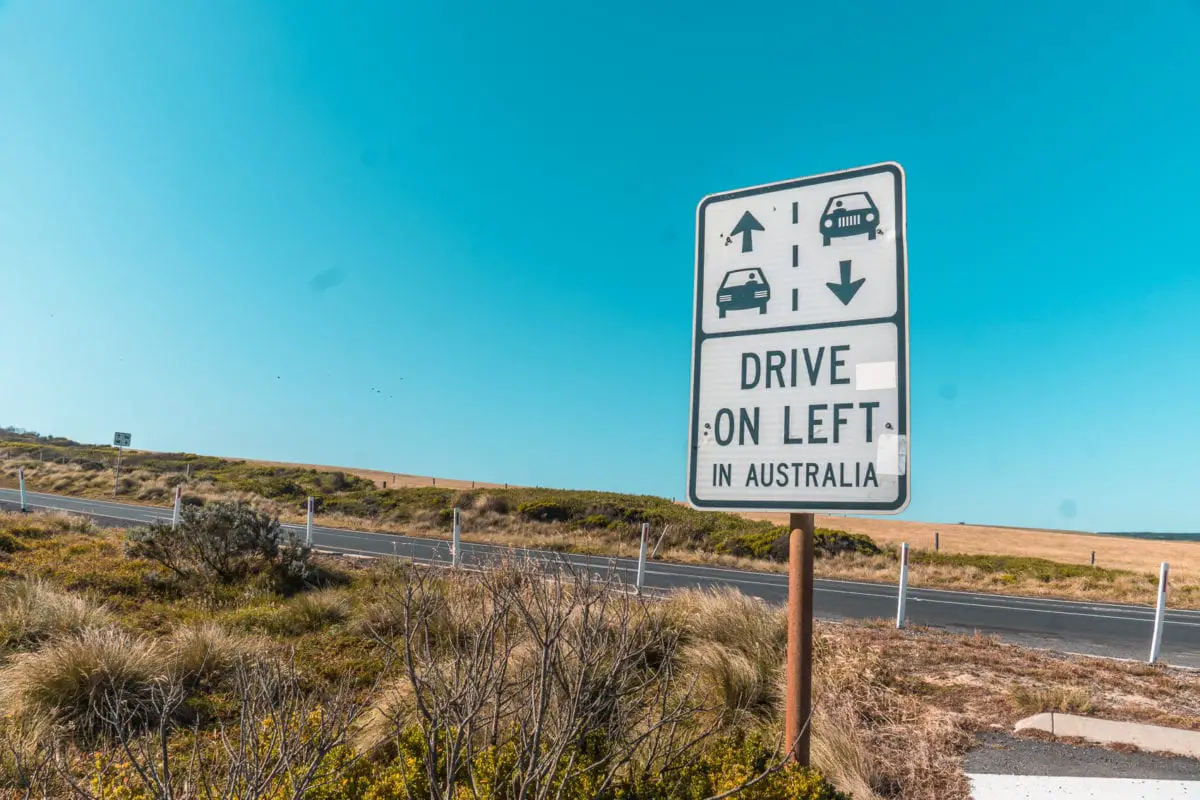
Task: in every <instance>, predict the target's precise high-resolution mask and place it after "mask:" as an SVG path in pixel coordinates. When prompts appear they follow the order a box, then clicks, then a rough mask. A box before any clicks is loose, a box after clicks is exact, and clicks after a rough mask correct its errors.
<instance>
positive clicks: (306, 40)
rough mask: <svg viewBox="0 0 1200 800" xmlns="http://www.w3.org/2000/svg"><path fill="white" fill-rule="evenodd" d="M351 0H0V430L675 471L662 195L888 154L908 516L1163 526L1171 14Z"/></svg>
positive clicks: (683, 373)
mask: <svg viewBox="0 0 1200 800" xmlns="http://www.w3.org/2000/svg"><path fill="white" fill-rule="evenodd" d="M349 5H352V4H345V3H333V2H328V3H323V2H310V3H303V4H298V3H285V2H275V3H254V4H251V3H241V2H232V1H230V2H177V3H153V2H137V3H131V2H111V3H104V4H92V3H78V2H53V1H48V2H33V1H32V0H8V2H0V286H2V287H3V289H2V292H3V293H2V295H0V298H2V299H0V308H3V316H2V317H0V319H2V320H3V331H4V337H5V345H4V348H3V351H2V352H3V356H0V358H2V359H3V361H2V363H3V370H2V372H0V375H2V377H0V424H12V425H18V426H22V427H26V428H30V429H36V430H40V431H43V432H53V433H57V434H61V435H67V436H71V437H73V438H77V439H81V440H85V441H101V442H103V441H108V440H109V437H111V434H112V431H113V430H118V429H119V430H127V431H131V432H132V433H133V436H134V444H135V445H139V446H142V447H146V448H152V449H164V450H189V451H194V452H202V453H212V454H220V455H233V456H246V457H259V458H270V459H280V460H300V461H308V462H318V463H329V464H341V465H353V466H362V467H374V468H379V469H385V470H395V471H404V472H414V473H421V474H436V475H444V476H452V477H464V478H475V479H479V480H493V481H509V482H512V483H521V484H537V485H547V486H571V487H587V488H600V489H612V490H621V491H635V492H649V493H656V494H662V495H666V496H676V497H681V496H683V493H684V491H683V486H684V477H685V463H686V453H687V413H688V391H689V369H690V355H691V353H690V334H691V314H692V275H693V269H694V264H693V258H694V255H693V248H694V243H693V235H694V219H695V218H694V215H695V207H696V203H697V202H698V201H699V199H700V198H701V197H702V196H704V195H705V194H709V193H712V192H717V191H723V190H728V189H734V188H737V187H740V186H746V185H752V184H758V183H763V182H768V181H775V180H783V179H787V178H793V177H798V176H802V175H807V174H812V173H817V172H824V171H829V170H833V169H839V168H844V167H852V166H858V165H862V164H868V163H874V162H878V161H884V160H896V161H899V162H901V163H902V164H903V165H904V166H905V168H906V170H907V174H908V188H909V196H908V202H909V224H908V230H909V263H910V281H911V306H910V312H911V321H912V322H911V324H912V333H911V351H912V352H911V359H912V403H913V405H912V408H913V412H912V424H913V428H912V430H913V466H914V469H915V473H914V477H913V495H912V496H913V501H912V505H911V506H910V507H909V510H908V511H907V512H906V514H905V516H906V517H907V518H911V519H929V520H938V521H951V522H953V521H959V520H966V521H973V522H992V523H1000V524H1013V525H1036V526H1047V527H1063V528H1082V529H1093V530H1094V529H1103V530H1112V529H1135V528H1136V529H1147V528H1155V529H1162V530H1189V529H1191V530H1195V529H1197V528H1198V527H1200V513H1198V512H1197V511H1196V503H1195V499H1196V497H1197V466H1196V465H1197V455H1198V454H1200V420H1198V415H1200V412H1198V411H1197V410H1196V409H1197V407H1198V405H1200V403H1198V398H1200V368H1198V366H1197V364H1200V359H1198V358H1197V353H1198V352H1200V318H1198V317H1197V314H1196V308H1197V307H1200V257H1198V256H1197V248H1198V247H1200V244H1198V240H1197V238H1196V234H1197V231H1200V226H1198V222H1197V213H1198V210H1200V161H1198V160H1197V159H1196V157H1195V149H1196V145H1197V142H1198V141H1200V133H1198V131H1200V83H1198V81H1197V76H1200V2H1196V1H1195V0H1148V2H1144V3H1138V4H1129V3H1119V2H1104V3H1065V2H1064V3H1051V4H1041V3H1001V2H994V3H959V2H950V1H949V0H947V2H938V3H930V2H921V1H920V0H914V2H906V3H896V2H880V3H871V4H859V5H857V6H855V8H856V9H857V11H856V15H855V16H853V17H848V16H846V15H845V13H844V9H845V5H844V4H836V3H826V4H809V3H795V2H764V3H757V4H743V5H738V4H734V5H730V4H728V3H712V2H689V3H649V4H648V3H634V2H612V3H605V4H588V5H586V6H585V5H584V4H577V3H558V4H553V3H527V2H512V3H482V2H466V3H461V4H448V3H440V2H406V3H392V4H361V7H360V8H359V9H357V10H351V9H349V8H348V6H349ZM373 390H380V391H373Z"/></svg>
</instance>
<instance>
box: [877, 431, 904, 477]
mask: <svg viewBox="0 0 1200 800" xmlns="http://www.w3.org/2000/svg"><path fill="white" fill-rule="evenodd" d="M907 466H908V437H907V436H898V435H897V434H894V433H882V434H880V435H879V448H878V450H877V451H876V456H875V469H876V470H877V471H878V472H879V474H880V475H903V474H904V473H905V472H906V471H907V469H906V468H907Z"/></svg>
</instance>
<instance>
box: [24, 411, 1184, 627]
mask: <svg viewBox="0 0 1200 800" xmlns="http://www.w3.org/2000/svg"><path fill="white" fill-rule="evenodd" d="M0 454H3V455H4V456H5V458H3V459H2V460H0V484H5V485H10V486H11V485H13V483H14V481H15V476H16V468H17V466H18V465H21V466H24V467H25V471H26V478H27V482H28V485H29V486H30V487H31V488H33V489H37V490H43V491H50V492H56V493H62V494H70V495H75V496H82V497H96V498H107V497H111V493H112V478H111V475H112V473H111V467H110V464H111V459H112V458H113V457H114V456H115V451H113V449H112V448H108V447H93V446H87V445H79V444H76V443H73V442H67V441H65V440H57V439H34V438H31V437H30V436H29V435H24V436H21V435H17V434H12V433H3V432H0ZM122 470H123V471H122V478H121V486H120V497H121V499H124V500H127V501H132V502H139V503H146V504H152V505H167V504H169V503H170V502H171V499H172V497H173V495H174V489H175V487H176V486H178V485H183V486H184V500H185V502H186V503H189V504H194V505H203V504H204V503H211V502H215V501H223V500H244V501H247V502H249V503H251V504H253V505H254V506H255V507H256V508H259V509H261V510H263V511H265V512H267V513H270V514H272V515H274V516H277V517H279V518H280V519H282V520H284V521H287V522H293V523H299V522H302V521H303V519H304V507H305V502H306V498H307V497H309V496H313V497H314V498H316V503H317V513H318V515H319V519H320V522H321V523H322V524H325V525H330V526H333V527H344V528H353V529H357V530H366V531H378V532H391V533H404V534H408V535H415V536H428V537H438V538H445V537H447V536H448V534H449V530H450V525H451V516H452V509H453V508H455V507H458V508H461V509H463V521H464V537H465V538H466V539H468V540H470V541H478V542H488V543H494V544H501V545H509V546H521V547H537V548H544V549H549V550H557V551H571V552H579V553H590V554H594V555H617V556H628V557H635V556H636V555H637V549H638V539H639V536H640V529H641V525H642V523H648V524H649V525H650V526H651V538H652V544H653V547H654V549H655V551H656V552H655V557H656V558H659V559H662V560H668V561H674V562H680V563H696V564H710V565H718V566H729V567H738V568H748V569H760V570H775V571H782V570H783V569H784V568H785V567H784V562H785V560H786V552H787V550H786V531H785V530H784V529H783V528H781V527H779V526H777V525H775V524H773V523H772V522H770V521H765V520H751V519H746V518H743V517H741V516H737V515H732V514H724V513H717V512H701V511H696V510H694V509H691V508H688V507H685V506H681V505H679V504H677V503H673V502H671V501H669V500H666V499H665V498H660V497H651V496H640V495H623V494H613V493H606V492H589V491H571V490H555V489H539V488H512V489H499V488H487V489H451V488H444V487H432V486H424V487H399V488H396V487H390V488H385V486H384V485H383V481H379V482H374V481H371V480H367V479H365V478H362V477H360V476H357V475H354V474H348V473H345V472H339V471H321V470H315V469H301V468H295V467H272V466H262V465H256V464H250V463H245V462H237V461H229V460H225V459H218V458H210V457H201V456H193V455H188V454H160V453H137V452H134V453H131V454H130V455H128V456H127V457H126V460H125V462H124V466H123V468H122ZM817 544H818V556H819V558H818V560H817V563H816V571H817V574H818V575H819V576H820V577H825V578H837V579H843V580H863V581H873V582H885V583H894V582H895V580H896V577H897V573H898V563H897V555H896V548H895V547H894V545H886V546H883V547H880V546H879V545H877V544H876V542H874V541H873V540H872V539H871V538H870V537H868V536H865V535H862V534H852V533H846V532H843V531H838V530H830V529H818V543H817ZM3 547H4V542H3V541H2V540H0V548H3ZM911 565H912V567H911V571H910V580H911V582H912V585H914V586H923V587H929V588H942V589H957V590H963V591H982V592H992V593H998V594H1011V595H1023V596H1046V597H1061V598H1066V599H1077V600H1091V601H1098V602H1117V603H1133V604H1140V605H1149V604H1152V603H1153V602H1154V595H1155V591H1156V580H1157V576H1156V575H1155V574H1153V573H1150V572H1140V571H1136V570H1126V569H1104V568H1097V567H1090V566H1087V565H1079V564H1068V563H1060V562H1056V561H1052V560H1047V559H1039V558H1027V557H1020V556H995V555H976V554H967V553H946V552H930V551H922V550H915V551H913V553H912V558H911ZM1174 566H1176V567H1177V568H1176V569H1175V570H1173V583H1172V586H1171V605H1172V607H1175V608H1200V579H1198V578H1197V574H1196V573H1195V571H1194V570H1191V571H1189V569H1188V568H1187V565H1174ZM1180 567H1182V568H1180Z"/></svg>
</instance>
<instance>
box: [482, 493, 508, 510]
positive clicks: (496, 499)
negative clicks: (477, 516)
mask: <svg viewBox="0 0 1200 800" xmlns="http://www.w3.org/2000/svg"><path fill="white" fill-rule="evenodd" d="M475 507H476V508H478V509H479V510H480V511H490V512H491V513H493V514H507V513H508V512H509V510H510V508H511V506H510V505H509V502H508V498H507V497H504V496H503V495H498V494H485V495H483V496H482V497H480V498H478V499H477V500H476V501H475Z"/></svg>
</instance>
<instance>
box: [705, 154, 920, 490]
mask: <svg viewBox="0 0 1200 800" xmlns="http://www.w3.org/2000/svg"><path fill="white" fill-rule="evenodd" d="M690 427H691V446H690V448H689V463H688V499H689V500H690V502H691V503H692V505H694V506H696V507H699V508H724V509H738V510H747V509H749V510H786V511H856V512H877V513H897V512H899V511H901V510H902V509H903V508H904V507H905V506H906V505H908V501H909V489H910V482H911V473H910V469H909V457H908V456H909V396H908V272H907V259H906V250H905V208H904V171H903V169H902V168H901V167H900V165H899V164H894V163H886V164H876V165H873V166H869V167H862V168H859V169H852V170H846V171H843V172H835V173H829V174H826V175H816V176H813V177H808V178H800V179H797V180H791V181H785V182H783V183H774V184H768V185H766V186H755V187H751V188H747V189H738V190H736V191H732V192H724V193H721V194H714V195H710V196H708V197H706V198H704V200H702V201H701V202H700V206H699V208H698V209H697V213H696V294H695V326H694V333H693V340H692V407H691V426H690Z"/></svg>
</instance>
